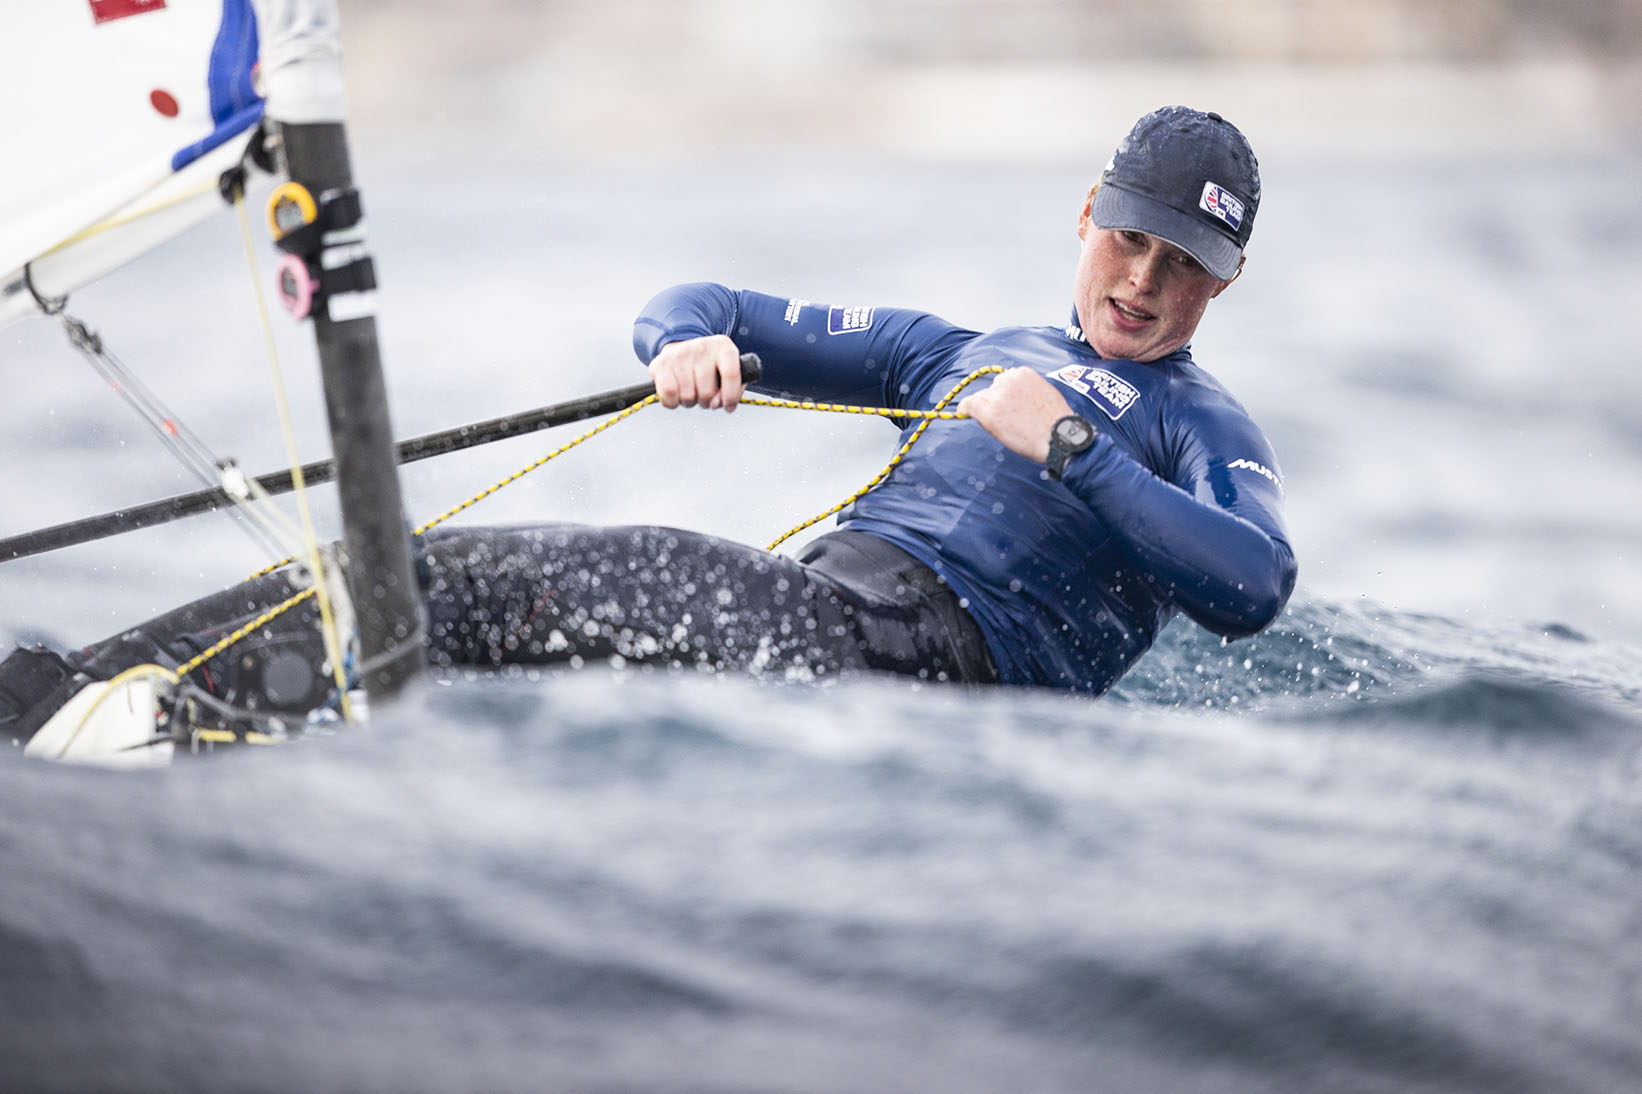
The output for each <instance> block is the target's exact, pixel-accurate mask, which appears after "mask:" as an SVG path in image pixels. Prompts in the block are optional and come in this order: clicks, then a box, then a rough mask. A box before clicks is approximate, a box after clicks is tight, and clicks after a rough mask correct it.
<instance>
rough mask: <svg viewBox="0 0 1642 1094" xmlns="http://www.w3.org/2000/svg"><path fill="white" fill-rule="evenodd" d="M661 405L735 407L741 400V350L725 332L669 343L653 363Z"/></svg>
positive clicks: (651, 374)
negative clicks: (723, 333)
mask: <svg viewBox="0 0 1642 1094" xmlns="http://www.w3.org/2000/svg"><path fill="white" fill-rule="evenodd" d="M650 378H651V379H652V380H653V381H655V384H656V394H657V395H658V396H659V397H660V398H661V405H662V406H664V407H667V408H668V409H669V410H671V409H672V408H674V407H679V406H701V407H706V408H707V409H708V410H718V409H721V408H722V409H723V410H725V411H731V410H734V409H735V407H736V403H738V402H740V401H741V393H742V391H743V390H744V385H743V384H742V382H741V351H740V350H738V349H736V344H735V343H734V342H732V341H730V339H729V338H727V337H725V336H724V335H722V334H714V335H709V336H708V337H706V338H690V339H686V340H685V341H682V342H669V343H667V345H665V346H663V347H662V348H661V352H660V353H658V354H656V356H655V359H654V360H652V361H651V362H650Z"/></svg>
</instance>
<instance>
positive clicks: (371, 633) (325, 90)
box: [258, 0, 425, 699]
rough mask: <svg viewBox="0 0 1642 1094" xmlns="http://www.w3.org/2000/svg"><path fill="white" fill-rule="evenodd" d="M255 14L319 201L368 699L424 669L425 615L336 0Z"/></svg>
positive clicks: (272, 99) (323, 364) (299, 2)
mask: <svg viewBox="0 0 1642 1094" xmlns="http://www.w3.org/2000/svg"><path fill="white" fill-rule="evenodd" d="M258 14H259V16H260V17H261V29H262V35H263V51H262V52H263V79H264V80H265V82H266V89H267V103H268V109H267V114H268V119H269V122H270V125H271V128H272V129H273V131H274V132H275V134H276V135H277V137H278V143H279V145H280V147H281V148H282V149H283V154H284V158H285V162H286V167H287V170H288V173H289V177H290V179H291V181H292V182H293V183H296V184H298V185H300V186H301V187H303V188H305V189H306V190H307V192H308V193H309V194H310V195H312V196H313V198H314V199H315V203H316V208H315V209H314V219H315V221H316V225H315V226H316V229H317V230H316V231H315V232H314V233H313V238H314V242H313V243H312V244H311V245H310V246H309V250H310V251H311V253H309V254H306V255H303V256H302V257H303V259H304V260H305V264H306V267H307V269H308V270H309V271H311V272H312V273H314V274H315V275H317V279H318V294H317V296H316V297H315V299H314V302H313V306H312V310H311V316H312V319H313V324H314V340H315V342H316V344H317V346H318V350H319V363H320V372H321V376H322V379H323V382H324V391H325V404H326V411H327V416H328V418H329V422H330V430H331V445H332V449H333V451H334V454H335V458H336V478H337V485H338V491H339V495H340V499H341V505H342V530H343V531H342V543H343V550H344V552H345V555H346V560H347V567H346V569H347V580H348V590H349V593H350V595H351V596H352V599H353V607H354V614H355V617H356V619H357V621H358V627H359V646H360V660H361V664H360V669H361V673H360V675H361V680H362V682H363V684H364V685H365V689H366V693H367V694H368V695H369V696H370V697H371V698H373V699H378V698H385V697H387V696H391V695H393V694H395V693H397V692H398V691H399V690H400V689H401V688H402V687H403V686H404V685H405V684H406V683H407V682H409V681H410V680H411V679H412V678H414V677H415V676H417V675H418V674H419V673H420V672H421V671H422V670H423V667H424V664H425V662H424V654H423V650H422V637H423V629H424V623H423V610H422V598H421V593H420V590H419V588H418V586H417V582H416V578H415V571H414V568H413V565H412V556H411V546H410V534H409V529H408V525H407V523H406V520H405V514H404V505H403V502H402V500H401V494H400V489H399V474H398V469H397V465H396V462H395V459H394V441H393V428H392V425H391V423H390V421H389V417H388V401H387V383H386V380H385V378H384V376H383V372H382V359H381V355H380V352H379V350H378V347H377V336H376V317H375V314H374V299H375V293H374V289H375V277H374V273H373V272H372V266H371V262H370V258H369V255H368V253H367V252H366V250H365V242H364V234H363V230H362V228H361V226H360V224H359V209H360V207H359V204H358V201H357V194H356V192H355V191H354V189H353V170H352V165H351V163H350V160H349V156H348V142H347V134H346V131H345V129H344V125H343V97H342V70H341V50H340V45H339V38H338V19H337V12H336V4H335V0H262V3H261V4H259V12H258ZM282 245H283V241H282Z"/></svg>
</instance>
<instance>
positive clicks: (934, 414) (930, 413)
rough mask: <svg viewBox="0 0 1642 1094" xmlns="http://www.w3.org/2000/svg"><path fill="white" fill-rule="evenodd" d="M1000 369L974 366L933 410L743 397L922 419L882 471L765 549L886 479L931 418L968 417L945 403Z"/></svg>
mask: <svg viewBox="0 0 1642 1094" xmlns="http://www.w3.org/2000/svg"><path fill="white" fill-rule="evenodd" d="M1002 371H1003V368H1002V367H1001V366H998V365H987V366H986V367H985V368H978V369H976V370H975V371H974V372H971V373H970V374H969V375H968V376H965V377H964V378H963V379H962V380H959V381H958V384H957V386H956V387H954V388H953V389H952V390H951V391H949V392H947V393H946V395H945V396H943V397H942V399H941V401H940V402H938V403H936V404H935V409H934V410H907V411H893V410H890V411H886V410H885V409H884V408H882V407H848V406H836V405H834V404H832V403H811V402H808V401H806V402H802V403H793V402H789V401H787V400H785V399H776V400H767V399H755V400H744V401H750V402H753V403H754V405H756V406H787V407H792V408H793V409H795V410H832V411H843V412H845V413H851V414H882V415H884V416H886V417H893V418H922V419H923V421H921V422H919V423H918V428H917V429H914V430H913V431H912V436H910V437H908V438H907V439H906V443H905V444H903V445H902V446H901V447H900V449H899V450H897V451H896V453H895V455H894V456H892V457H891V458H890V461H889V462H888V463H887V464H885V465H884V469H883V470H882V471H880V472H878V474H876V475H874V476H873V477H872V481H871V482H869V483H867V484H866V485H865V486H863V487H861V489H859V490H857V491H856V492H855V493H853V494H851V495H850V496H849V497H847V498H845V499H844V500H843V501H841V502H839V503H838V504H837V505H834V506H833V507H832V508H831V509H828V510H826V511H825V512H822V513H817V514H816V515H815V516H813V517H811V518H810V519H809V520H806V521H805V522H804V523H803V524H799V525H795V526H794V527H792V528H789V529H787V530H786V531H785V532H782V533H781V534H780V535H779V536H777V537H776V538H775V539H774V540H772V541H770V545H769V546H768V547H766V548H764V549H765V550H766V551H773V550H775V549H776V548H777V547H779V546H781V545H782V544H783V543H785V542H787V540H789V539H791V538H792V537H793V536H796V535H797V534H798V533H799V532H802V531H803V530H804V529H806V528H808V527H810V526H811V525H815V524H820V523H821V522H822V521H824V520H826V519H827V518H828V517H830V516H832V515H833V514H834V513H836V512H838V511H839V510H841V509H843V508H844V506H846V505H849V504H850V503H851V502H853V501H855V500H856V499H857V498H859V497H860V496H861V495H863V494H865V493H866V492H867V491H868V490H871V489H872V488H873V487H874V486H877V485H878V484H879V483H881V482H883V481H884V480H885V479H887V478H889V474H890V472H891V471H894V470H895V468H896V467H897V466H899V465H900V462H901V461H902V460H903V459H905V458H906V454H907V453H908V452H910V451H912V446H913V445H915V444H917V443H918V438H920V437H922V436H923V435H924V430H926V429H928V428H929V423H930V422H932V421H935V420H936V419H939V418H947V419H959V418H967V417H969V415H967V414H958V413H955V412H952V411H948V410H946V409H945V407H946V405H947V404H948V403H950V402H951V401H952V400H953V399H955V398H957V397H958V392H960V391H962V390H963V389H964V388H966V387H968V386H969V385H970V384H971V383H972V382H973V381H975V380H977V379H979V378H980V377H982V376H986V375H988V374H989V373H993V372H1002Z"/></svg>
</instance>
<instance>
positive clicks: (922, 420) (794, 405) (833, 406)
mask: <svg viewBox="0 0 1642 1094" xmlns="http://www.w3.org/2000/svg"><path fill="white" fill-rule="evenodd" d="M1002 371H1003V368H1002V367H1000V366H998V365H988V366H986V367H984V368H978V369H976V370H975V371H974V372H971V373H970V374H969V375H968V376H965V377H964V378H963V379H962V380H960V381H959V382H958V383H957V384H956V385H955V386H954V387H953V388H952V390H951V391H948V392H947V393H946V395H944V396H943V397H942V398H941V400H940V402H938V403H936V404H935V409H933V410H902V411H894V412H890V413H885V410H884V408H883V407H859V406H846V405H843V404H838V403H811V402H793V401H791V400H787V399H764V398H762V397H754V399H743V400H742V402H752V403H753V405H755V406H774V407H778V408H781V409H788V410H817V411H825V412H831V413H845V414H873V415H879V416H883V417H897V418H906V419H912V420H915V421H918V422H919V425H918V428H917V429H915V430H913V432H912V435H911V436H910V437H908V438H907V440H906V442H905V443H904V444H902V445H901V447H900V449H899V450H897V451H896V453H895V455H894V457H893V458H891V459H890V461H889V463H888V464H886V465H885V466H884V469H883V470H882V471H880V472H878V474H877V475H875V476H873V478H872V481H871V482H869V483H867V485H866V486H863V487H862V488H861V489H860V490H857V491H856V492H855V493H854V494H853V495H851V496H850V497H849V498H848V499H847V500H845V501H842V502H840V503H839V504H837V505H835V506H833V507H832V508H831V509H829V510H827V511H826V512H824V513H821V514H819V515H817V516H815V517H813V518H812V519H810V520H808V521H806V522H804V523H803V524H800V525H799V526H798V527H796V528H793V529H792V530H791V531H788V532H786V533H784V534H783V535H782V536H781V538H780V539H777V540H776V541H775V542H774V543H772V544H771V545H770V546H769V548H768V550H772V551H773V550H775V548H776V547H777V546H779V545H780V544H781V543H782V542H784V541H785V540H788V539H790V538H792V537H793V536H794V535H796V534H798V533H799V532H801V531H803V530H804V529H805V528H808V527H810V526H811V525H813V524H818V523H820V522H821V521H823V520H825V519H826V518H827V517H829V516H832V515H833V514H834V513H836V512H838V511H839V510H840V509H842V508H844V506H846V505H848V504H849V503H850V502H852V501H855V500H856V499H857V498H859V497H860V496H861V495H863V494H865V493H866V492H867V491H868V490H871V489H872V488H873V487H874V486H877V485H878V484H879V483H880V482H883V481H884V479H885V478H887V477H888V476H889V474H890V472H891V471H893V470H895V468H896V466H897V465H898V464H899V463H900V462H901V460H902V459H904V458H905V457H906V454H907V453H908V452H909V451H911V449H912V446H913V445H914V444H916V443H918V440H919V439H920V438H921V437H922V436H923V435H924V431H925V430H926V429H927V428H928V427H929V424H930V423H931V422H934V421H966V420H968V419H969V415H967V414H959V413H957V412H956V411H949V410H946V409H945V408H946V406H947V405H948V404H949V403H951V402H952V400H953V399H955V398H957V396H958V393H959V392H961V391H963V389H964V388H966V387H968V386H969V384H970V383H972V382H973V381H975V380H977V379H979V378H980V377H982V376H986V375H989V374H992V373H998V372H1002ZM755 399H756V401H754V400H755ZM659 401H660V400H659V397H658V396H656V395H654V394H652V395H650V396H648V397H646V398H645V399H642V400H641V401H639V402H637V403H635V404H633V405H632V406H630V407H628V408H627V409H626V410H623V411H622V412H621V413H619V414H617V415H615V416H614V417H611V418H609V419H607V420H605V421H603V422H600V423H599V424H598V425H596V426H594V427H593V428H592V429H589V430H587V431H586V432H585V433H582V434H581V435H579V436H577V437H575V438H574V439H572V440H570V441H568V442H566V443H565V444H563V445H560V446H559V447H558V448H556V449H554V450H553V451H552V452H549V453H548V454H547V455H545V456H542V457H541V458H540V459H537V460H535V461H534V462H532V463H530V464H529V465H527V466H525V467H523V468H521V469H519V470H518V471H515V472H514V473H513V474H511V475H509V476H507V477H506V478H504V479H501V480H499V481H498V482H496V483H493V484H492V485H490V486H488V487H486V488H485V489H484V490H481V491H480V492H479V493H477V494H475V495H473V496H472V497H470V498H468V499H467V500H466V501H464V502H462V503H461V504H460V505H457V506H455V507H454V508H452V509H450V510H448V511H447V512H445V513H443V514H441V515H439V516H437V517H434V518H433V519H432V520H430V521H428V522H427V523H425V524H423V525H421V526H420V527H418V528H415V529H413V534H414V535H417V536H420V535H422V534H423V533H425V532H427V531H428V530H429V529H431V528H433V527H435V526H436V525H439V524H442V523H443V522H445V521H446V520H449V519H450V518H451V517H453V516H455V515H456V514H458V513H460V512H462V511H463V510H465V509H468V508H471V507H472V506H474V505H476V504H477V503H479V502H481V501H483V500H484V499H485V498H488V497H490V496H491V495H492V494H494V493H496V492H497V491H498V490H500V489H502V488H503V487H504V486H508V485H510V484H511V483H514V482H517V481H518V480H519V479H521V478H523V477H524V476H526V475H528V474H529V473H530V472H532V471H534V470H536V469H537V468H539V467H541V466H542V465H543V464H545V463H547V462H548V461H549V460H552V459H555V458H556V457H558V456H562V455H564V454H565V453H566V452H568V451H570V450H571V449H572V448H575V447H576V446H577V445H579V444H582V443H583V442H585V441H589V440H592V439H593V438H594V437H596V436H598V435H599V434H600V433H603V432H604V431H605V430H607V429H609V428H610V427H611V426H613V425H615V424H616V423H617V422H620V421H623V420H624V419H626V418H629V417H631V416H633V415H634V414H637V413H638V412H639V411H641V410H643V409H644V408H645V407H647V406H651V405H653V404H655V403H657V402H659ZM294 561H296V560H295V559H294V558H286V559H281V560H280V561H278V562H275V563H273V564H272V565H270V566H266V567H264V568H263V569H261V570H258V571H257V572H256V573H254V574H252V575H251V576H250V577H249V578H247V580H254V579H256V578H259V577H265V576H267V575H268V574H271V573H273V572H274V571H275V570H277V569H279V568H280V567H282V566H288V565H290V564H291V563H292V562H294ZM313 595H315V590H314V588H312V587H310V588H307V589H304V590H303V591H302V592H300V593H297V594H296V595H295V596H293V597H291V598H290V599H288V600H285V601H283V602H282V603H280V604H276V605H275V606H274V607H272V608H270V609H268V610H267V611H266V612H264V613H262V614H261V615H259V616H257V617H256V618H255V619H253V620H251V621H250V622H249V623H247V624H245V625H244V626H242V627H240V628H239V629H238V630H235V631H234V632H233V633H232V634H229V635H228V636H227V637H225V638H223V639H222V640H220V641H219V642H217V643H216V644H215V645H213V646H211V647H210V648H209V649H206V650H205V651H203V652H202V653H200V654H198V655H196V656H195V657H193V658H192V659H191V660H189V661H187V662H185V663H184V664H183V665H182V666H180V667H179V668H178V669H177V675H179V676H186V675H187V674H188V673H190V672H192V671H193V670H194V669H196V668H198V667H200V666H201V665H203V664H205V662H207V661H209V660H210V659H211V658H213V657H215V656H217V654H219V653H221V652H223V651H224V650H226V649H228V648H229V647H230V646H232V645H233V644H234V643H236V642H238V641H239V640H240V639H242V638H244V637H245V636H246V635H249V634H251V633H253V632H255V631H256V630H257V629H258V628H260V627H263V626H266V625H267V624H268V623H269V622H271V621H273V620H274V619H275V618H277V617H279V616H280V615H283V614H284V613H285V612H287V611H289V610H290V609H292V608H294V607H296V606H297V605H298V604H300V603H302V602H303V601H304V600H307V599H308V598H309V597H311V596H313Z"/></svg>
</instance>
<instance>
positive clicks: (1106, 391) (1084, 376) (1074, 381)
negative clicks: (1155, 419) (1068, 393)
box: [1049, 365, 1140, 422]
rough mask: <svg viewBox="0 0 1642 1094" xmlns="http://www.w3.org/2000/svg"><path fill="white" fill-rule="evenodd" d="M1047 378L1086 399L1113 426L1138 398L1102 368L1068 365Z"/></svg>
mask: <svg viewBox="0 0 1642 1094" xmlns="http://www.w3.org/2000/svg"><path fill="white" fill-rule="evenodd" d="M1049 378H1050V379H1051V380H1059V381H1060V382H1061V383H1063V384H1065V385H1066V386H1067V387H1069V388H1071V389H1072V390H1073V391H1076V392H1080V393H1081V394H1084V395H1087V396H1088V397H1089V398H1090V399H1091V400H1092V401H1093V402H1094V404H1095V405H1096V406H1098V407H1100V409H1102V410H1104V411H1105V412H1106V416H1107V417H1108V418H1110V419H1112V421H1114V422H1115V421H1117V420H1118V419H1119V418H1121V417H1123V412H1124V411H1125V410H1128V409H1129V408H1130V407H1131V406H1133V405H1134V402H1135V400H1136V399H1138V398H1140V391H1139V389H1137V388H1136V387H1135V386H1134V385H1133V384H1131V383H1129V381H1127V380H1125V379H1123V378H1122V377H1121V376H1118V375H1116V374H1114V373H1111V372H1107V371H1106V370H1105V369H1103V368H1089V367H1088V366H1087V365H1067V366H1066V367H1065V368H1063V369H1060V370H1058V371H1056V372H1051V373H1050V374H1049Z"/></svg>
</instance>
